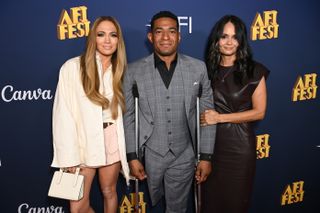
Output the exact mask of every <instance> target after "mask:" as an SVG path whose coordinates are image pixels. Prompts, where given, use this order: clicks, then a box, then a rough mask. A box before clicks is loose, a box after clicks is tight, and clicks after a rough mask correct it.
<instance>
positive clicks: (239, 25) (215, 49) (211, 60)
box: [206, 15, 254, 84]
mask: <svg viewBox="0 0 320 213" xmlns="http://www.w3.org/2000/svg"><path fill="white" fill-rule="evenodd" d="M228 22H231V23H232V24H233V25H234V27H235V31H236V32H235V33H236V35H235V36H236V39H237V41H238V43H239V46H238V49H237V53H236V61H235V62H234V64H235V66H236V67H237V69H236V70H237V71H236V72H235V79H234V80H235V82H236V83H238V84H241V83H243V80H244V79H245V78H252V77H253V68H254V66H253V60H252V52H251V48H250V46H249V43H248V38H247V30H246V26H245V24H244V22H243V21H242V20H241V19H240V18H238V17H237V16H234V15H226V16H224V17H222V18H221V19H220V20H219V21H218V22H217V23H216V24H215V25H214V27H213V29H212V31H211V33H210V36H209V39H208V44H207V49H206V65H207V69H208V75H209V78H210V80H212V81H215V79H216V76H217V71H218V68H219V65H220V63H221V53H220V50H219V43H218V42H219V40H220V38H221V37H222V35H223V28H224V26H225V25H226V24H227V23H228Z"/></svg>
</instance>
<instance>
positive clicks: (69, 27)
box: [57, 6, 90, 40]
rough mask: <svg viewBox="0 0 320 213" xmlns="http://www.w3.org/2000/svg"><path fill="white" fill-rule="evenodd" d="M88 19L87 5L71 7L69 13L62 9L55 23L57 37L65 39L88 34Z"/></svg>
mask: <svg viewBox="0 0 320 213" xmlns="http://www.w3.org/2000/svg"><path fill="white" fill-rule="evenodd" d="M89 30H90V21H89V20H88V18H87V7H85V6H80V7H72V8H70V15H69V14H68V12H67V11H66V10H65V9H63V10H62V12H61V14H60V19H59V22H58V25H57V35H58V39H60V40H65V39H66V38H67V39H73V38H80V37H84V36H88V34H89Z"/></svg>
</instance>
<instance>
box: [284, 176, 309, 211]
mask: <svg viewBox="0 0 320 213" xmlns="http://www.w3.org/2000/svg"><path fill="white" fill-rule="evenodd" d="M303 185H304V181H298V182H294V183H292V184H291V185H290V184H289V185H287V187H286V189H285V190H284V192H283V194H282V198H281V206H284V205H288V204H293V203H298V202H302V201H303V196H304V191H303Z"/></svg>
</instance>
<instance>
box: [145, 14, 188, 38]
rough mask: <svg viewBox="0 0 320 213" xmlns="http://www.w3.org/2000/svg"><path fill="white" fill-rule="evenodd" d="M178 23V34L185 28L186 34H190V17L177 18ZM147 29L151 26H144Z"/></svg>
mask: <svg viewBox="0 0 320 213" xmlns="http://www.w3.org/2000/svg"><path fill="white" fill-rule="evenodd" d="M178 21H179V32H181V28H182V27H183V28H184V29H185V28H187V30H188V33H189V34H191V33H192V17H191V16H178ZM146 26H147V27H151V24H146Z"/></svg>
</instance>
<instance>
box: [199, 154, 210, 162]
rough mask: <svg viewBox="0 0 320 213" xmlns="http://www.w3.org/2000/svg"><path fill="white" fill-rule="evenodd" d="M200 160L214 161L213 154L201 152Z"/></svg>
mask: <svg viewBox="0 0 320 213" xmlns="http://www.w3.org/2000/svg"><path fill="white" fill-rule="evenodd" d="M199 160H205V161H212V154H207V153H200V157H199Z"/></svg>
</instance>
